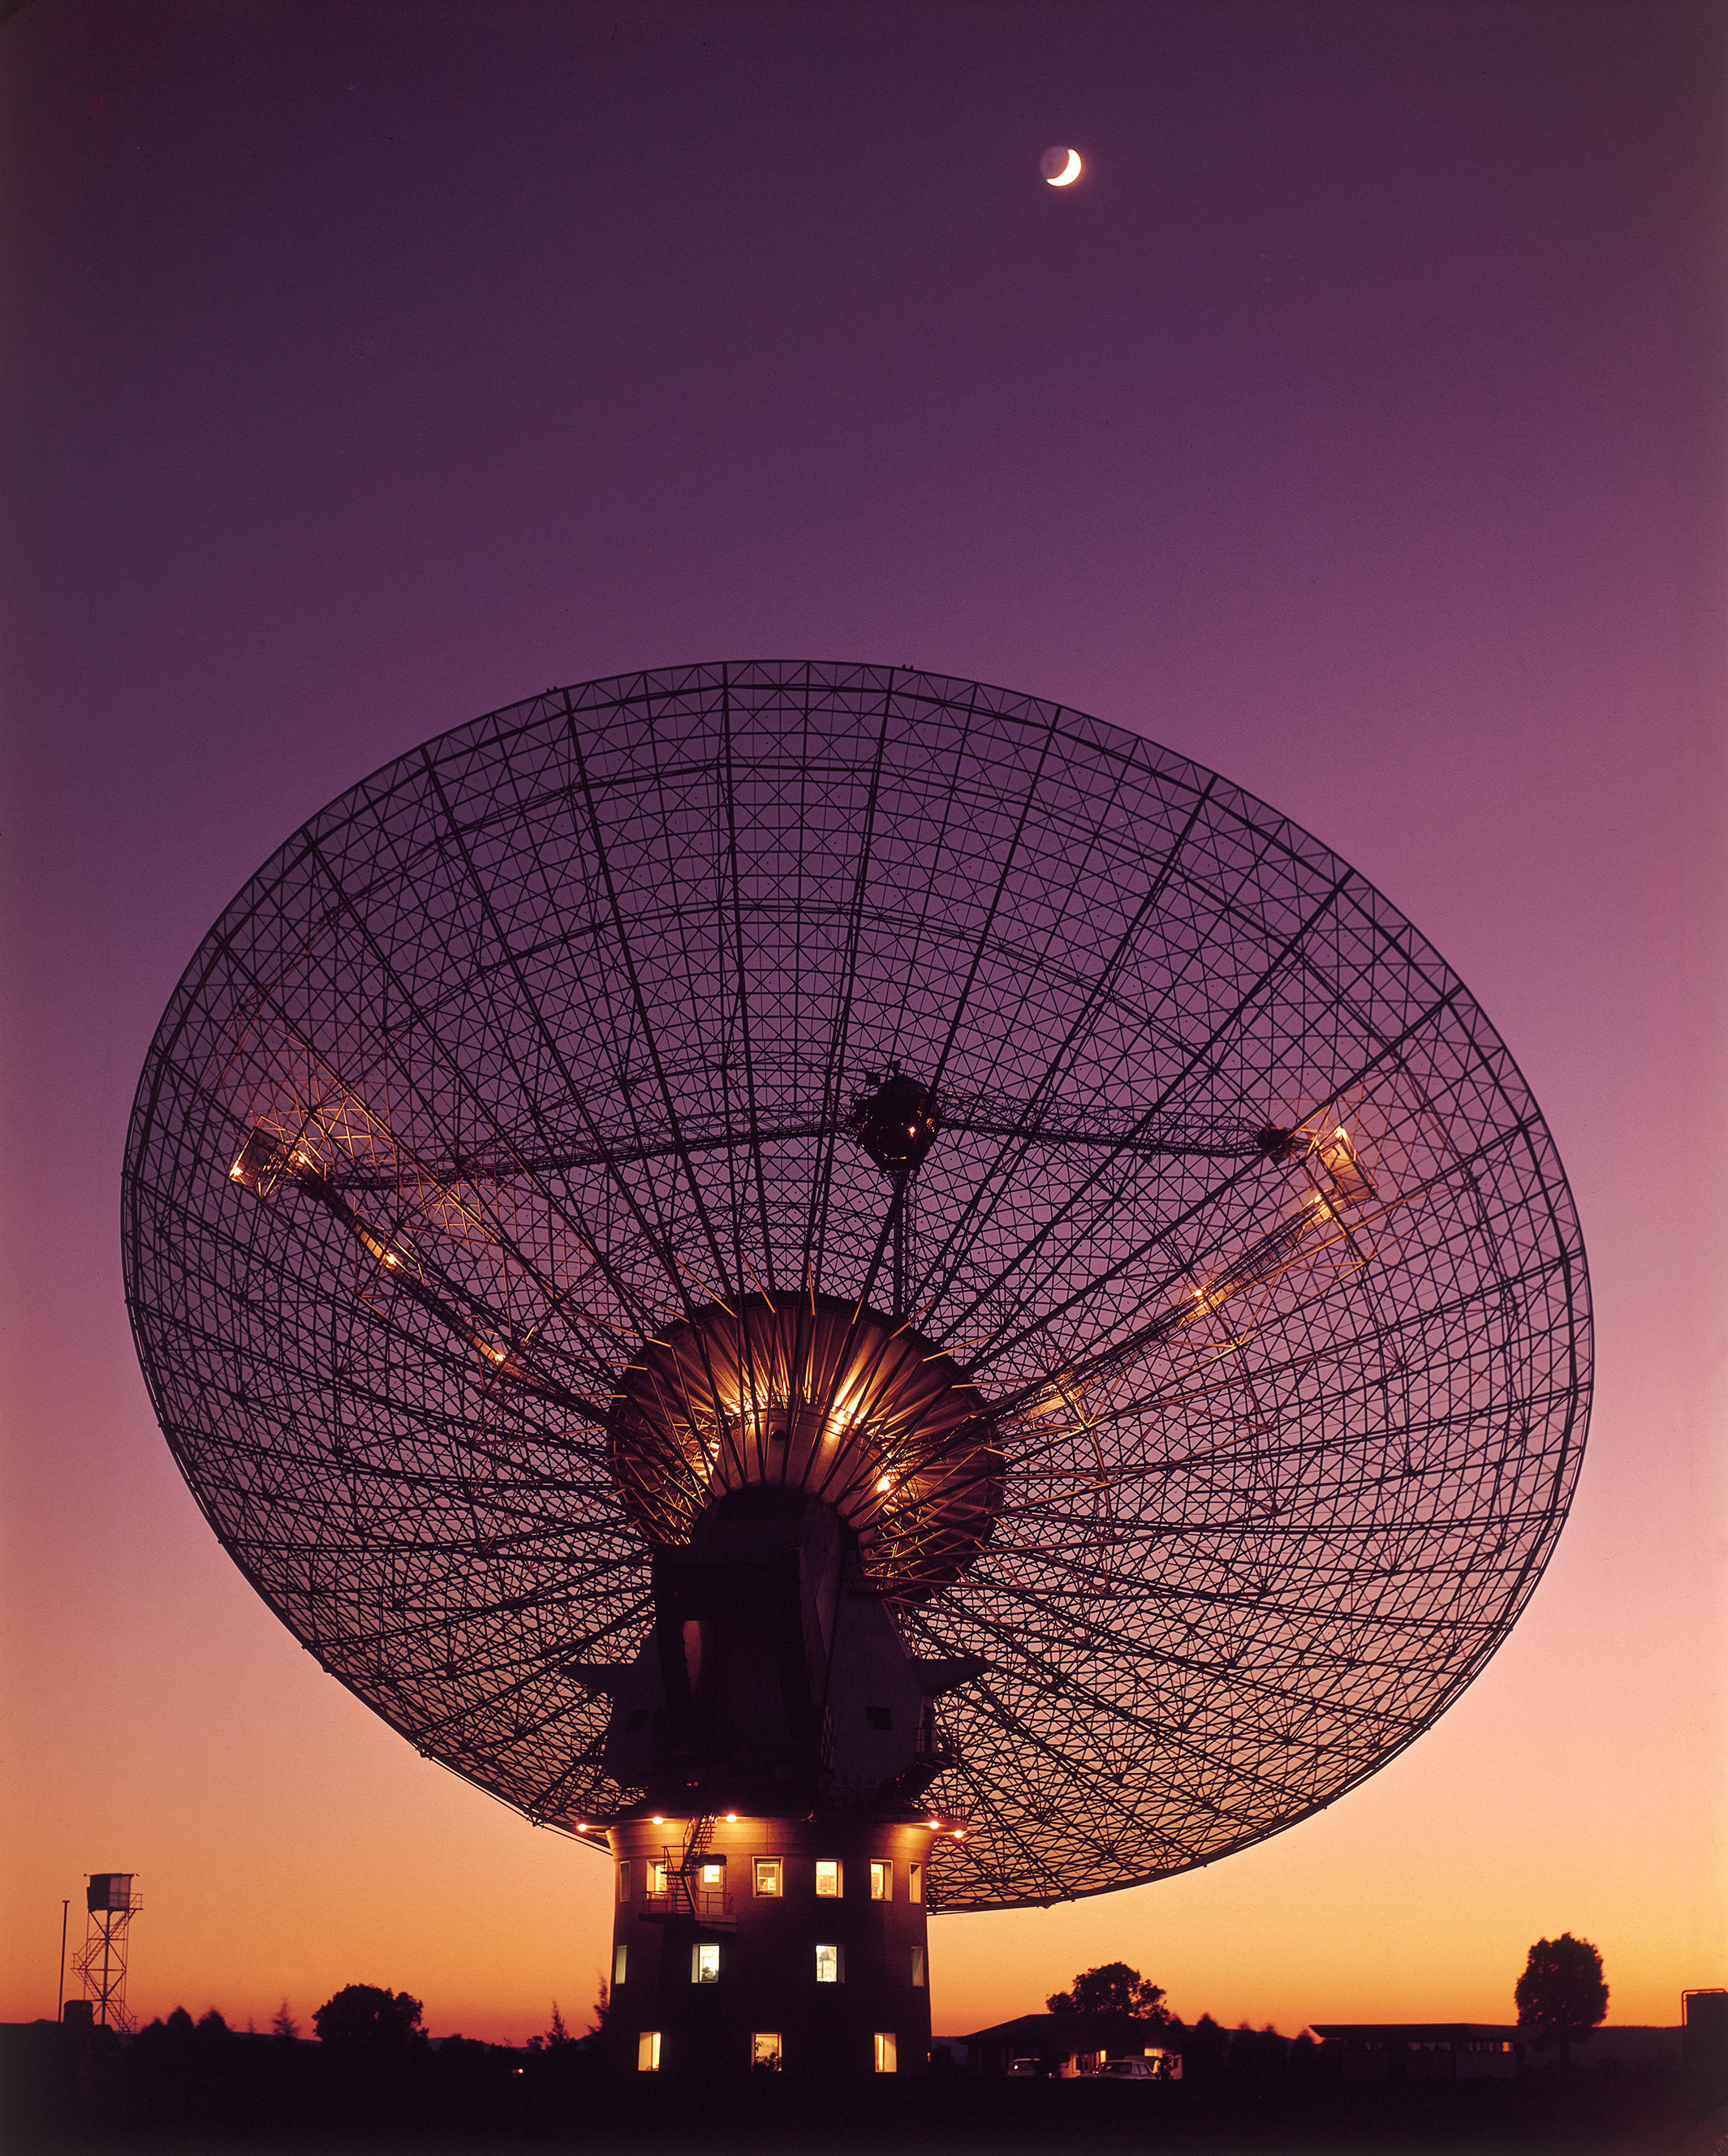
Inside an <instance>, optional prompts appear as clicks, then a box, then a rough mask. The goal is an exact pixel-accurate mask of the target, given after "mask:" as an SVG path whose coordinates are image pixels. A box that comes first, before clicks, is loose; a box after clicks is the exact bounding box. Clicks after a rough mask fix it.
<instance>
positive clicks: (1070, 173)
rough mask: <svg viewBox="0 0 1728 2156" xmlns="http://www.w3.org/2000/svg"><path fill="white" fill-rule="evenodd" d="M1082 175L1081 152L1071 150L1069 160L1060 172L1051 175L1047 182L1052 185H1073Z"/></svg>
mask: <svg viewBox="0 0 1728 2156" xmlns="http://www.w3.org/2000/svg"><path fill="white" fill-rule="evenodd" d="M1079 177H1080V152H1079V151H1077V150H1070V151H1069V152H1068V162H1067V164H1066V165H1064V166H1063V167H1062V170H1061V171H1060V172H1052V174H1051V175H1050V177H1049V180H1048V182H1047V184H1048V185H1049V186H1051V187H1072V186H1073V184H1074V182H1075V181H1076V180H1077V179H1078V178H1079Z"/></svg>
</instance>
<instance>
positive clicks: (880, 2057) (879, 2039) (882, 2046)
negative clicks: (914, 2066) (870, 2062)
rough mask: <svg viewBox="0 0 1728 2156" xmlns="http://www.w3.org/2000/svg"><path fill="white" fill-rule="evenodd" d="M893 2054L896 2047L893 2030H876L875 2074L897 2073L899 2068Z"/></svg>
mask: <svg viewBox="0 0 1728 2156" xmlns="http://www.w3.org/2000/svg"><path fill="white" fill-rule="evenodd" d="M895 2054H896V2046H895V2043H894V2032H893V2030H892V2029H878V2030H877V2032H876V2071H877V2073H879V2074H892V2073H897V2072H898V2071H899V2067H898V2063H897V2059H896V2056H895Z"/></svg>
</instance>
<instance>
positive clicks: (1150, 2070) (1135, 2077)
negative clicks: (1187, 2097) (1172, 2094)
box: [1093, 2059, 1164, 2082]
mask: <svg viewBox="0 0 1728 2156" xmlns="http://www.w3.org/2000/svg"><path fill="white" fill-rule="evenodd" d="M1093 2078H1094V2079H1095V2080H1098V2081H1101V2082H1161V2081H1162V2080H1163V2079H1164V2072H1163V2062H1162V2061H1160V2060H1158V2059H1106V2060H1105V2061H1104V2063H1103V2066H1100V2067H1099V2068H1098V2071H1097V2073H1096V2075H1095V2076H1093Z"/></svg>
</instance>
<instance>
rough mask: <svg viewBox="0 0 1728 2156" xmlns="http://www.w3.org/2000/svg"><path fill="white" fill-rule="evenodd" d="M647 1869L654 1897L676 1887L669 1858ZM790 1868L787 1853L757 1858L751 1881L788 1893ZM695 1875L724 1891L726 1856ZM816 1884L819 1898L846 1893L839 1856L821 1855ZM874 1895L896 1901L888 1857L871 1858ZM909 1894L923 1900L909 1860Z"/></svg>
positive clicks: (712, 1889)
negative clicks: (786, 1858) (785, 1857)
mask: <svg viewBox="0 0 1728 2156" xmlns="http://www.w3.org/2000/svg"><path fill="white" fill-rule="evenodd" d="M644 1869H645V1872H646V1875H647V1877H646V1884H645V1892H646V1894H647V1896H648V1898H649V1900H650V1901H654V1900H656V1899H657V1898H659V1897H662V1896H665V1895H668V1894H671V1893H673V1892H676V1878H677V1875H676V1873H675V1872H674V1871H673V1868H672V1866H671V1862H670V1861H669V1860H667V1859H664V1858H656V1857H651V1858H650V1859H649V1860H648V1861H647V1863H646V1865H645V1867H644ZM790 1869H791V1866H789V1864H788V1863H787V1861H786V1860H785V1859H784V1857H779V1856H759V1857H756V1858H755V1859H753V1863H752V1869H751V1884H752V1886H753V1887H754V1890H755V1892H756V1894H757V1897H758V1898H759V1899H761V1900H764V1901H766V1900H772V1899H774V1897H777V1896H782V1895H784V1893H785V1892H786V1889H787V1885H788V1877H787V1875H788V1873H789V1871H790ZM692 1876H693V1877H694V1879H695V1881H696V1884H697V1887H698V1889H699V1890H700V1891H701V1892H703V1893H705V1894H712V1893H723V1892H724V1891H725V1887H726V1860H725V1859H724V1858H723V1857H721V1858H719V1859H717V1860H713V1861H705V1862H703V1863H702V1864H699V1865H697V1867H696V1870H695V1872H694V1874H693V1875H692ZM815 1888H816V1898H817V1899H818V1901H823V1902H831V1901H838V1900H840V1899H841V1897H843V1896H844V1894H845V1892H846V1867H845V1866H844V1865H843V1864H842V1862H841V1860H840V1858H839V1857H837V1856H819V1857H818V1858H817V1859H816V1860H815ZM618 1898H619V1900H620V1902H628V1901H629V1899H630V1864H629V1862H628V1861H627V1860H626V1861H625V1862H624V1863H622V1864H620V1866H619V1867H618ZM870 1898H871V1900H872V1902H892V1900H893V1898H894V1866H893V1864H892V1861H889V1860H887V1859H886V1858H882V1859H878V1858H875V1857H872V1859H871V1863H870ZM906 1898H907V1900H908V1902H922V1901H923V1898H924V1867H923V1865H922V1864H908V1866H907V1867H906Z"/></svg>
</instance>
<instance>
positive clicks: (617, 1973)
mask: <svg viewBox="0 0 1728 2156" xmlns="http://www.w3.org/2000/svg"><path fill="white" fill-rule="evenodd" d="M629 1966H630V1948H628V1947H627V1946H626V1945H625V1943H624V1941H623V1940H622V1939H620V1941H619V1942H618V1944H617V1945H616V1946H615V1947H614V1948H613V1949H612V1981H613V1982H614V1984H622V1983H623V1982H624V1973H625V1969H627V1968H628V1967H629Z"/></svg>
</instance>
